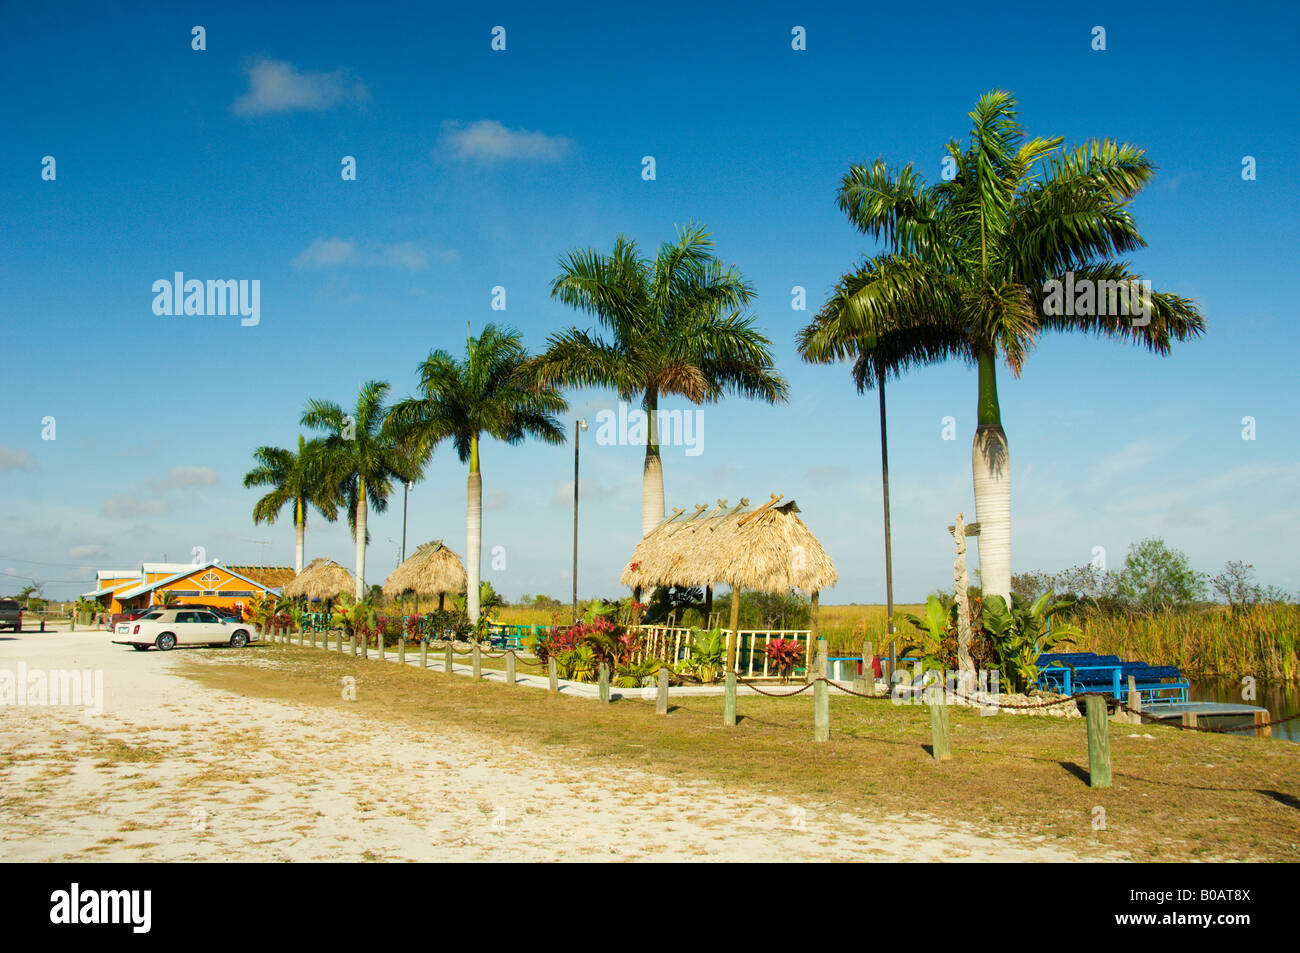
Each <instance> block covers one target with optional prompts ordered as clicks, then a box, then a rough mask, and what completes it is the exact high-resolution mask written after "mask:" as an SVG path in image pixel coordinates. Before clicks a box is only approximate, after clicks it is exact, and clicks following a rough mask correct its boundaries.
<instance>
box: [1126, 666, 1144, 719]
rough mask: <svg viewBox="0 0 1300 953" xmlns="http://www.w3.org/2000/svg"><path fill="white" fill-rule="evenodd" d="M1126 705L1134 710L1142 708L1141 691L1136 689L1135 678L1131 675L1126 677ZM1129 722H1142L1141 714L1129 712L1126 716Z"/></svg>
mask: <svg viewBox="0 0 1300 953" xmlns="http://www.w3.org/2000/svg"><path fill="white" fill-rule="evenodd" d="M1128 707H1129V708H1130V709H1132V710H1133V711H1135V712H1140V711H1141V710H1142V693H1141V692H1139V691H1138V689H1137V679H1136V678H1134V677H1133V676H1132V675H1130V676H1129V677H1128ZM1128 720H1129V723H1130V724H1134V725H1140V724H1142V716H1141V715H1134V714H1130V715H1129V716H1128Z"/></svg>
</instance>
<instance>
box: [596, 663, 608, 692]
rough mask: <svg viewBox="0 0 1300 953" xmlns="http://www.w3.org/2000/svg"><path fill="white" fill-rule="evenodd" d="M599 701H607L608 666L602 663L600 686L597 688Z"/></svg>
mask: <svg viewBox="0 0 1300 953" xmlns="http://www.w3.org/2000/svg"><path fill="white" fill-rule="evenodd" d="M598 689H599V692H600V700H601V701H603V702H608V701H609V666H608V665H607V664H605V663H604V662H601V663H600V684H599V686H598Z"/></svg>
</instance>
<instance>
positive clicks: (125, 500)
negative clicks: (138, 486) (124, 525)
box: [99, 496, 171, 520]
mask: <svg viewBox="0 0 1300 953" xmlns="http://www.w3.org/2000/svg"><path fill="white" fill-rule="evenodd" d="M169 512H171V505H170V504H169V503H168V502H167V501H166V500H137V499H135V498H134V497H129V496H111V497H109V498H108V500H107V501H106V502H105V503H104V505H103V506H101V507H100V508H99V515H100V516H107V517H108V518H110V519H121V520H126V519H138V518H140V517H149V516H165V515H166V514H167V513H169Z"/></svg>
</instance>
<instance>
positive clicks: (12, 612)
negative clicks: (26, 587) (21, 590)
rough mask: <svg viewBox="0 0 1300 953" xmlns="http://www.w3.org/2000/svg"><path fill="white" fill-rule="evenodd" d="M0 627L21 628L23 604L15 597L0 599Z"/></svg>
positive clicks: (18, 630) (16, 630)
mask: <svg viewBox="0 0 1300 953" xmlns="http://www.w3.org/2000/svg"><path fill="white" fill-rule="evenodd" d="M0 629H13V630H14V631H15V632H21V631H22V630H23V606H22V603H20V602H19V601H18V600H17V599H0Z"/></svg>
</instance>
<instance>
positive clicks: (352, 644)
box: [348, 632, 357, 658]
mask: <svg viewBox="0 0 1300 953" xmlns="http://www.w3.org/2000/svg"><path fill="white" fill-rule="evenodd" d="M348 651H349V652H351V653H352V657H353V658H356V657H357V634H356V633H355V632H353V633H352V634H351V635H349V636H348Z"/></svg>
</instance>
